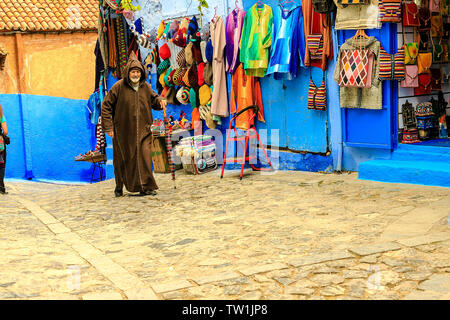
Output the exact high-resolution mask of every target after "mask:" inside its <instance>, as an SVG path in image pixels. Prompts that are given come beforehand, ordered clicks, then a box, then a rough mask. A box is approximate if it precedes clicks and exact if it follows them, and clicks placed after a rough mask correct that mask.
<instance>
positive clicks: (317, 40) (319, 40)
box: [306, 34, 323, 60]
mask: <svg viewBox="0 0 450 320" xmlns="http://www.w3.org/2000/svg"><path fill="white" fill-rule="evenodd" d="M306 46H307V48H308V51H309V59H310V60H322V54H323V35H321V34H310V35H308V36H307V37H306Z"/></svg>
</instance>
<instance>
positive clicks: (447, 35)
mask: <svg viewBox="0 0 450 320" xmlns="http://www.w3.org/2000/svg"><path fill="white" fill-rule="evenodd" d="M442 29H443V31H442V39H444V40H447V41H448V40H449V39H450V23H449V22H442Z"/></svg>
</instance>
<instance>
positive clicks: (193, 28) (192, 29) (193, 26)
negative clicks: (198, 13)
mask: <svg viewBox="0 0 450 320" xmlns="http://www.w3.org/2000/svg"><path fill="white" fill-rule="evenodd" d="M197 31H198V23H197V18H196V17H195V16H194V17H193V18H192V19H191V21H190V22H189V27H188V34H187V36H188V39H190V37H191V36H193V35H194V34H195V33H196V32H197Z"/></svg>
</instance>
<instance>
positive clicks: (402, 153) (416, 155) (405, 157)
mask: <svg viewBox="0 0 450 320" xmlns="http://www.w3.org/2000/svg"><path fill="white" fill-rule="evenodd" d="M430 149H432V148H430ZM447 149H450V148H447ZM448 151H449V152H448V153H443V152H433V151H432V150H430V151H422V149H420V150H412V149H411V150H409V149H406V150H405V149H398V150H395V151H394V152H393V153H392V157H391V159H392V160H396V161H439V162H447V163H450V150H448Z"/></svg>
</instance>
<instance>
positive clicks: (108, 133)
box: [106, 131, 114, 139]
mask: <svg viewBox="0 0 450 320" xmlns="http://www.w3.org/2000/svg"><path fill="white" fill-rule="evenodd" d="M106 134H107V135H108V136H110V137H111V138H113V139H114V131H108V132H107V133H106Z"/></svg>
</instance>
